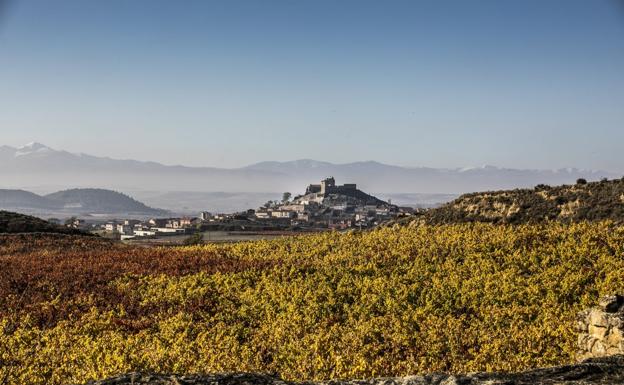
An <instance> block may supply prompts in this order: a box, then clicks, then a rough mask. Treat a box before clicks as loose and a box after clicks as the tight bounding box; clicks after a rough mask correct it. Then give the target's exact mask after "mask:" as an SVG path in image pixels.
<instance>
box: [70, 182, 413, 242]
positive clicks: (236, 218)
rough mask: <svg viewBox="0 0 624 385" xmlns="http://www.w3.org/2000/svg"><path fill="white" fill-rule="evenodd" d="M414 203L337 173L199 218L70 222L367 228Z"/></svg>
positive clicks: (141, 234) (119, 231)
mask: <svg viewBox="0 0 624 385" xmlns="http://www.w3.org/2000/svg"><path fill="white" fill-rule="evenodd" d="M413 212H414V209H413V208H411V207H398V206H396V205H393V204H391V203H390V202H385V201H383V200H380V199H378V198H376V197H374V196H372V195H369V194H367V193H365V192H363V191H361V190H359V189H358V188H357V185H356V184H343V185H337V184H336V181H335V179H334V178H333V177H330V178H327V179H324V180H322V181H321V182H320V183H319V184H311V185H309V186H308V187H307V188H306V190H305V193H304V194H303V195H297V196H295V197H292V196H291V194H290V193H288V192H286V193H284V194H283V197H282V200H280V201H269V202H266V203H265V204H264V205H263V206H262V207H259V208H257V209H250V210H247V211H243V212H238V213H231V214H213V213H210V212H201V213H200V214H199V216H198V217H181V218H151V219H149V220H145V221H142V220H137V219H123V220H111V221H108V222H106V223H100V224H98V225H93V224H91V225H89V224H88V223H85V222H84V221H82V220H80V219H75V220H73V221H70V222H68V223H67V225H68V226H70V227H75V228H81V229H83V230H90V231H97V232H99V233H101V234H105V235H109V236H116V237H119V238H121V239H133V238H153V237H161V236H169V235H184V234H191V233H195V232H200V231H320V230H328V229H329V230H345V229H349V228H358V229H365V228H371V227H374V226H377V225H379V224H380V223H383V222H385V221H388V220H390V219H394V218H397V217H400V216H408V215H411V214H412V213H413Z"/></svg>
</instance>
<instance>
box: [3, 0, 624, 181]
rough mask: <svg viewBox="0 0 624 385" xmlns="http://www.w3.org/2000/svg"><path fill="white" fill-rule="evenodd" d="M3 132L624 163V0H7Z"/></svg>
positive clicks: (490, 160)
mask: <svg viewBox="0 0 624 385" xmlns="http://www.w3.org/2000/svg"><path fill="white" fill-rule="evenodd" d="M0 12H1V14H0V145H2V144H4V145H10V146H19V145H22V144H25V143H27V142H31V141H38V142H42V143H45V144H46V145H48V146H50V147H53V148H57V149H65V150H68V151H71V152H83V153H88V154H93V155H99V156H110V157H114V158H123V159H139V160H153V161H159V162H162V163H165V164H184V165H191V166H214V167H239V166H243V165H247V164H251V163H255V162H259V161H265V160H278V161H287V160H294V159H303V158H311V159H316V160H323V161H330V162H337V163H346V162H352V161H360V160H377V161H380V162H384V163H389V164H396V165H402V166H429V167H466V166H480V165H484V164H489V165H495V166H500V167H512V168H539V169H550V168H562V167H579V168H586V169H601V170H609V171H618V172H620V171H624V1H619V0H584V1H581V0H536V1H534V0H526V1H511V0H481V1H465V0H458V1H450V0H435V1H434V0H431V1H417V0H406V1H393V0H384V1H366V0H358V1H350V0H340V1H336V0H327V1H325V0H309V1H304V0H283V1H271V0H263V1H257V0H248V1H242V0H223V1H208V0H205V1H191V0H187V1H169V0H167V1H161V0H132V1H127V0H107V1H101V0H55V1H49V0H15V1H10V0H0Z"/></svg>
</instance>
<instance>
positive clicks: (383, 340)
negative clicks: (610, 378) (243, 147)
mask: <svg viewBox="0 0 624 385" xmlns="http://www.w3.org/2000/svg"><path fill="white" fill-rule="evenodd" d="M623 291H624V228H622V227H618V226H616V225H614V224H612V223H606V222H603V223H581V224H561V223H547V224H539V225H519V226H512V225H492V224H482V223H481V224H479V223H472V224H457V225H440V226H427V225H422V226H412V227H409V226H395V227H388V228H380V229H377V230H374V231H370V232H362V233H360V232H352V233H345V234H340V233H332V232H329V233H322V234H316V235H309V236H301V237H297V238H283V239H278V240H272V241H254V242H244V243H237V244H229V245H205V246H188V247H176V248H166V247H163V248H144V247H132V246H125V245H122V244H119V243H114V242H109V241H105V240H101V239H97V238H92V237H79V236H69V235H55V234H48V235H44V234H35V235H21V234H14V235H4V236H2V237H0V384H5V383H6V384H68V383H69V384H71V383H82V382H85V381H87V380H90V379H96V378H102V377H106V376H109V375H112V374H117V373H121V372H128V371H134V370H143V371H145V370H148V371H155V372H178V373H207V372H223V371H250V372H263V373H269V374H279V375H281V376H282V377H284V378H285V379H291V380H311V379H330V378H361V377H372V376H385V375H397V376H398V375H407V374H414V373H424V372H434V371H452V372H464V373H465V372H471V371H477V370H479V371H481V370H485V371H495V370H496V371H512V370H513V371H516V370H523V369H527V368H533V367H536V366H548V365H555V364H562V363H569V362H572V361H573V360H574V354H575V343H576V335H575V333H574V331H573V320H574V317H575V315H576V313H577V312H578V311H579V310H581V309H583V308H586V307H588V306H590V305H593V301H594V300H595V299H596V298H597V297H598V296H599V295H602V294H607V293H612V292H623Z"/></svg>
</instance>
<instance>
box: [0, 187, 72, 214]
mask: <svg viewBox="0 0 624 385" xmlns="http://www.w3.org/2000/svg"><path fill="white" fill-rule="evenodd" d="M0 207H2V208H29V209H48V210H54V209H60V208H62V207H63V204H62V203H61V202H58V201H55V200H52V199H49V198H46V197H42V196H40V195H37V194H35V193H32V192H30V191H25V190H0Z"/></svg>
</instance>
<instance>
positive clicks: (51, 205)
mask: <svg viewBox="0 0 624 385" xmlns="http://www.w3.org/2000/svg"><path fill="white" fill-rule="evenodd" d="M0 209H5V210H13V211H18V212H25V213H49V214H53V213H59V214H67V215H87V214H88V215H93V214H123V215H166V214H167V212H166V211H164V210H160V209H154V208H151V207H148V206H146V205H145V204H143V203H141V202H139V201H137V200H135V199H133V198H131V197H129V196H127V195H125V194H122V193H119V192H116V191H111V190H103V189H71V190H64V191H59V192H56V193H52V194H48V195H45V196H40V195H37V194H34V193H32V192H29V191H24V190H8V189H0Z"/></svg>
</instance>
